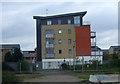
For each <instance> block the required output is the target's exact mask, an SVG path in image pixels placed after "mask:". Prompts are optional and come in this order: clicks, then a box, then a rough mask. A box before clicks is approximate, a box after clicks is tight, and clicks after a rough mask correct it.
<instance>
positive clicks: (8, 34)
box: [2, 2, 118, 50]
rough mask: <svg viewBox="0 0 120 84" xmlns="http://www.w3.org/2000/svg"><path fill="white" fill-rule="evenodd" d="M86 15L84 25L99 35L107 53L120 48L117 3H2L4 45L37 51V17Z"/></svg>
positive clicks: (98, 42)
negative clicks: (113, 48) (67, 14)
mask: <svg viewBox="0 0 120 84" xmlns="http://www.w3.org/2000/svg"><path fill="white" fill-rule="evenodd" d="M46 9H48V15H56V14H61V13H74V12H82V11H87V14H86V15H85V16H84V21H89V22H90V23H91V30H93V31H96V33H97V45H98V46H99V47H100V48H103V49H106V48H109V47H110V46H111V45H112V46H113V45H117V44H118V3H117V2H54V3H53V2H49V3H47V2H29V3H28V2H3V3H2V43H7V44H8V43H12V44H13V43H15V44H20V46H21V49H22V50H34V48H35V47H36V27H35V25H36V23H35V20H34V19H33V16H35V15H46Z"/></svg>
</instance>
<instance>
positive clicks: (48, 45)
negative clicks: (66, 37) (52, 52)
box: [46, 44, 54, 48]
mask: <svg viewBox="0 0 120 84" xmlns="http://www.w3.org/2000/svg"><path fill="white" fill-rule="evenodd" d="M46 48H54V44H46Z"/></svg>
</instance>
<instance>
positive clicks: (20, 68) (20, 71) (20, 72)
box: [20, 62, 21, 73]
mask: <svg viewBox="0 0 120 84" xmlns="http://www.w3.org/2000/svg"><path fill="white" fill-rule="evenodd" d="M20 73H21V62H20Z"/></svg>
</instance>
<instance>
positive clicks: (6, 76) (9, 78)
mask: <svg viewBox="0 0 120 84" xmlns="http://www.w3.org/2000/svg"><path fill="white" fill-rule="evenodd" d="M11 82H19V79H18V78H17V77H16V76H15V73H13V72H10V71H4V72H2V83H11Z"/></svg>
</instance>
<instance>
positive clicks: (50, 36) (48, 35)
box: [46, 34, 54, 38]
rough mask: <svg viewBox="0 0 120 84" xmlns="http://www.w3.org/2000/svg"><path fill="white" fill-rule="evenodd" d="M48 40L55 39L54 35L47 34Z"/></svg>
mask: <svg viewBox="0 0 120 84" xmlns="http://www.w3.org/2000/svg"><path fill="white" fill-rule="evenodd" d="M46 38H54V34H46Z"/></svg>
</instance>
